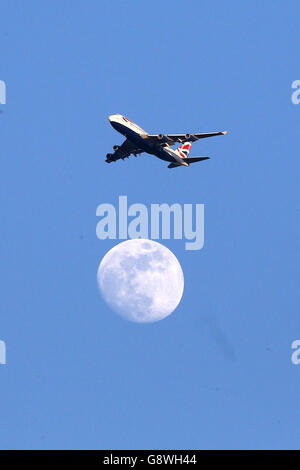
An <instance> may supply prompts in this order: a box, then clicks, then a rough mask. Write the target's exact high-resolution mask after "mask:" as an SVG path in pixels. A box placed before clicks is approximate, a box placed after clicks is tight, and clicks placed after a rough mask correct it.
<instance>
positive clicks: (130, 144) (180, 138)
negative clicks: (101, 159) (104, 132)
mask: <svg viewBox="0 0 300 470" xmlns="http://www.w3.org/2000/svg"><path fill="white" fill-rule="evenodd" d="M108 119H109V122H110V124H111V125H112V127H113V128H114V129H115V130H116V131H118V132H120V134H123V135H124V136H125V137H126V140H125V141H124V142H123V144H122V145H120V146H119V145H114V147H113V150H114V153H108V154H107V155H106V162H107V163H111V162H115V161H117V160H120V159H122V160H124V158H128V157H129V155H131V154H132V155H134V156H135V157H136V156H137V155H140V154H141V153H142V152H147V153H149V154H151V155H155V156H156V157H157V158H160V159H161V160H164V161H166V162H168V163H169V165H168V168H177V167H180V166H190V164H191V163H195V162H201V161H203V160H208V159H209V158H210V157H189V153H190V150H191V145H192V144H191V142H195V141H196V140H199V139H204V138H205V137H214V136H215V135H225V134H227V131H222V132H208V133H202V134H148V132H146V131H144V130H143V129H141V127H139V126H138V125H137V124H135V123H134V122H132V121H130V119H128V118H126V117H125V116H122V114H112V115H111V116H109V118H108ZM176 142H179V143H180V144H181V145H180V147H178V148H177V149H176V150H174V149H172V148H171V146H172V145H174V144H175V143H176Z"/></svg>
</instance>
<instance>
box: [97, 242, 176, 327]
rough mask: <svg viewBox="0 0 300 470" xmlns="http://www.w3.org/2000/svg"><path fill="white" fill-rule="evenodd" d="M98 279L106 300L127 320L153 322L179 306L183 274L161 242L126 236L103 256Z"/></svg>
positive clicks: (174, 258)
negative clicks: (130, 238) (128, 238)
mask: <svg viewBox="0 0 300 470" xmlns="http://www.w3.org/2000/svg"><path fill="white" fill-rule="evenodd" d="M97 281H98V285H99V288H100V291H101V293H102V295H103V297H104V300H105V301H106V302H107V304H108V305H109V306H110V307H111V308H112V309H113V310H114V311H115V312H117V313H118V314H119V315H121V316H122V317H123V318H125V319H126V320H129V321H132V322H138V323H148V322H156V321H159V320H162V319H163V318H165V317H167V316H168V315H170V314H171V313H172V312H173V311H174V310H175V309H176V307H177V306H178V304H179V302H180V300H181V297H182V294H183V289H184V277H183V272H182V269H181V266H180V263H179V261H178V259H177V258H176V256H175V255H174V254H173V253H172V251H170V250H169V249H168V248H166V247H165V246H163V245H162V244H161V243H158V242H154V241H153V240H148V239H142V238H138V239H132V240H126V241H124V242H121V243H119V244H118V245H116V246H114V247H113V248H112V249H111V250H110V251H108V253H106V255H105V256H104V258H103V259H102V261H101V263H100V265H99V268H98V272H97Z"/></svg>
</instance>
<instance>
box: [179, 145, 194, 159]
mask: <svg viewBox="0 0 300 470" xmlns="http://www.w3.org/2000/svg"><path fill="white" fill-rule="evenodd" d="M191 146H192V144H190V143H189V142H186V143H185V144H182V145H180V147H178V149H177V150H176V152H177V153H178V155H179V156H180V157H181V158H186V157H188V155H189V153H190V150H191Z"/></svg>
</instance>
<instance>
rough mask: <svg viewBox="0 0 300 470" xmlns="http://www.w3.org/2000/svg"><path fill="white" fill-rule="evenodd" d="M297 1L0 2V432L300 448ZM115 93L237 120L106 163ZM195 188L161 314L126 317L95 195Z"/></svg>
mask: <svg viewBox="0 0 300 470" xmlns="http://www.w3.org/2000/svg"><path fill="white" fill-rule="evenodd" d="M299 13H300V6H299V2H297V1H292V0H290V1H289V2H274V1H267V0H264V1H263V2H261V1H260V2H259V1H253V2H251V3H250V2H238V1H229V2H222V1H213V2H209V1H186V2H185V3H184V5H183V3H182V2H174V1H172V2H171V1H163V2H158V1H153V2H145V1H144V2H137V1H131V2H122V1H115V2H108V1H102V2H98V1H91V0H90V1H77V2H71V1H66V0H65V1H52V2H38V1H27V2H22V1H11V2H8V1H6V2H2V5H1V18H2V26H1V33H0V34H1V41H0V51H1V63H0V79H1V80H4V81H5V82H6V86H7V103H6V104H5V105H1V111H2V113H1V114H0V124H1V125H0V132H1V147H0V148H1V151H0V155H1V175H0V178H1V186H0V187H1V206H0V211H1V213H0V215H1V266H2V269H1V285H2V295H1V303H0V306H1V310H0V339H2V340H4V341H5V342H6V346H7V364H6V365H0V399H1V407H0V408H1V410H0V448H2V449H13V448H21V449H52V448H58V449H60V448H65V449H73V448H80V449H90V448H100V449H103V448H108V449H118V448H123V449H141V448H146V449H160V448H165V449H180V448H183V449H184V448H185V449H188V448H202V449H214V448H224V449H231V448H272V449H276V448H299V422H300V408H299V390H300V366H295V365H293V364H292V363H291V360H290V357H291V353H292V350H291V347H290V346H291V343H292V341H293V340H295V339H299V337H300V320H299V311H300V309H299V307H300V305H299V303H300V302H299V274H300V273H299V239H300V237H299V171H300V160H299V113H300V105H293V104H292V102H291V94H292V90H291V84H292V82H293V81H294V80H296V79H300V77H299V67H298V64H299V52H298V48H297V44H298V42H299V21H298V19H299ZM116 112H120V113H122V114H125V115H126V116H128V117H129V118H130V119H131V120H133V121H135V122H137V123H138V124H139V125H141V127H142V128H144V129H146V130H149V131H150V132H152V133H160V132H161V133H165V132H170V133H176V132H186V131H200V132H201V131H202V132H205V131H215V130H223V129H227V130H228V135H227V136H226V137H218V138H216V139H207V141H202V142H198V143H195V144H194V145H193V147H192V152H191V155H210V156H211V157H212V158H211V160H208V161H206V162H203V163H199V164H195V165H193V167H191V168H180V169H176V170H168V169H167V168H166V164H165V163H164V162H161V161H160V160H158V159H155V158H154V157H151V156H149V155H144V156H141V157H139V158H136V159H135V158H130V159H128V160H127V161H126V162H122V161H121V162H117V163H115V164H111V165H107V164H106V163H105V162H104V160H105V155H106V153H107V152H108V151H111V148H112V145H114V144H118V143H121V141H122V137H121V136H119V135H118V134H117V133H116V132H115V131H113V129H112V128H111V127H110V125H109V122H108V120H107V117H108V115H109V114H113V113H116ZM119 195H127V196H128V202H129V204H131V203H134V202H140V203H143V204H146V205H150V204H151V203H161V202H166V203H169V204H171V203H173V202H179V203H194V204H195V203H203V204H205V245H204V248H203V249H202V250H200V251H196V252H193V251H186V250H185V249H184V241H180V240H175V241H172V240H170V241H164V244H165V245H166V246H167V247H168V248H170V249H171V250H172V251H173V252H174V254H175V255H176V256H177V258H178V259H179V261H180V263H181V265H182V269H183V271H184V276H185V292H184V296H183V299H182V302H181V304H180V306H179V307H178V309H177V310H176V311H175V312H174V313H173V314H172V315H171V316H169V317H168V318H167V319H165V320H163V321H161V322H158V323H155V324H148V325H138V324H132V323H129V322H126V321H124V320H122V319H121V318H119V317H118V316H116V315H115V314H114V313H113V312H112V311H111V310H109V308H108V307H107V306H106V305H105V303H104V302H103V300H102V298H101V297H100V295H99V292H98V289H97V284H96V272H97V268H98V265H99V262H100V261H101V259H102V257H103V256H104V254H105V253H106V252H107V251H108V250H109V249H110V248H111V247H112V246H114V244H115V242H114V241H112V240H111V241H100V240H98V239H97V237H96V224H97V218H96V215H95V213H96V207H97V206H98V205H99V204H100V203H103V202H108V203H112V204H116V203H117V200H118V196H119Z"/></svg>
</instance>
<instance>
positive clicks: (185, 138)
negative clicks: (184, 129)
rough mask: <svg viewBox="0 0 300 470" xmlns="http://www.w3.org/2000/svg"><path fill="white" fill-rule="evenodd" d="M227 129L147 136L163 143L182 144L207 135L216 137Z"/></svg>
mask: <svg viewBox="0 0 300 470" xmlns="http://www.w3.org/2000/svg"><path fill="white" fill-rule="evenodd" d="M225 134H227V131H221V132H204V133H202V134H165V135H163V134H152V135H151V134H150V135H148V136H147V138H148V139H149V138H150V139H152V140H155V141H157V142H158V143H161V144H162V145H165V144H169V145H174V144H175V143H176V142H180V143H181V144H183V143H185V142H196V140H199V139H205V138H206V137H214V136H216V135H225Z"/></svg>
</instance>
